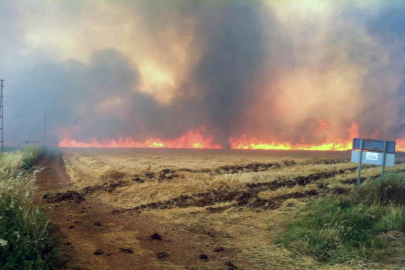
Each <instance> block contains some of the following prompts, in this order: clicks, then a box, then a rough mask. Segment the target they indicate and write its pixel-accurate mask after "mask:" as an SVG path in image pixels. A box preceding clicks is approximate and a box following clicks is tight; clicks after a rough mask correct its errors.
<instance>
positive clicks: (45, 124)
mask: <svg viewBox="0 0 405 270" xmlns="http://www.w3.org/2000/svg"><path fill="white" fill-rule="evenodd" d="M44 145H46V113H45V114H44Z"/></svg>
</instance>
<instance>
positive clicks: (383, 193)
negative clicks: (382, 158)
mask: <svg viewBox="0 0 405 270" xmlns="http://www.w3.org/2000/svg"><path fill="white" fill-rule="evenodd" d="M358 196H359V200H361V201H363V202H365V203H367V204H369V205H371V204H382V205H387V204H390V203H394V204H398V205H405V174H403V173H390V174H386V175H384V177H380V178H377V179H368V180H367V181H365V182H364V183H363V184H362V185H361V186H360V189H359V191H358Z"/></svg>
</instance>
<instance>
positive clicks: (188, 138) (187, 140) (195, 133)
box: [58, 129, 223, 149]
mask: <svg viewBox="0 0 405 270" xmlns="http://www.w3.org/2000/svg"><path fill="white" fill-rule="evenodd" d="M58 146H59V147H77V148H85V147H88V148H89V147H93V148H194V149H221V148H223V147H222V146H220V145H218V144H215V143H214V138H213V137H206V138H205V137H204V136H203V135H202V134H201V133H200V131H199V130H198V129H197V130H190V131H189V132H187V133H186V134H184V135H182V136H181V137H179V138H177V139H174V140H161V139H157V138H149V139H147V140H145V141H144V142H139V141H135V140H133V139H131V138H125V139H124V138H122V137H120V138H119V139H118V140H105V141H103V142H98V141H97V140H96V139H92V140H91V141H90V142H78V141H76V140H73V139H70V138H64V139H62V140H61V141H59V144H58Z"/></svg>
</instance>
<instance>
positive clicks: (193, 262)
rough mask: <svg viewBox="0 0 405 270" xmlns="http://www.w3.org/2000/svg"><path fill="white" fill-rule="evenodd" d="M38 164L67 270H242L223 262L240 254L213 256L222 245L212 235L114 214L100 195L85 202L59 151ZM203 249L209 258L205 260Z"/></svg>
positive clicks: (40, 186)
mask: <svg viewBox="0 0 405 270" xmlns="http://www.w3.org/2000/svg"><path fill="white" fill-rule="evenodd" d="M36 165H37V166H38V167H41V168H44V169H43V170H42V171H41V172H40V173H38V175H37V185H38V197H39V198H41V199H40V200H41V202H40V203H41V204H42V205H44V206H46V207H50V208H52V210H50V211H51V216H52V223H53V225H54V226H55V227H56V229H57V230H56V231H57V236H58V237H59V238H60V242H61V245H60V248H59V250H60V254H61V257H62V260H63V261H64V264H63V266H62V269H75V270H79V269H80V270H85V269H98V270H103V269H114V270H120V269H186V267H190V266H200V267H201V263H202V261H203V263H207V264H209V265H207V266H209V267H210V268H217V269H237V268H235V267H234V266H233V265H232V264H229V263H228V264H229V265H227V264H226V263H227V262H224V261H222V260H221V258H224V257H225V258H228V259H229V258H233V257H234V256H235V254H232V253H231V252H232V251H227V250H221V252H214V249H215V247H217V246H218V243H216V242H215V239H213V238H212V237H210V236H205V237H204V236H201V235H195V234H193V233H191V232H188V231H185V230H181V228H179V227H178V226H177V227H170V226H169V225H166V224H160V223H158V222H157V221H154V220H151V219H150V218H147V217H145V216H142V215H140V214H138V213H135V212H131V213H120V214H116V213H115V214H113V213H112V212H113V211H112V210H113V209H112V207H110V206H109V205H106V204H103V203H102V202H101V201H100V200H99V199H98V198H97V196H91V195H88V196H87V195H86V196H85V198H84V196H83V195H82V194H81V192H76V191H72V190H73V189H74V188H73V187H74V185H73V184H72V182H71V181H70V178H69V176H68V175H67V174H66V172H65V168H64V164H63V159H62V157H61V154H60V153H48V154H46V155H45V156H44V158H43V159H42V160H40V161H39V162H38V164H36ZM61 190H64V191H65V192H61ZM66 190H67V191H66ZM90 193H91V192H90ZM156 240H157V241H156ZM201 251H204V255H205V256H207V258H209V259H208V260H207V259H204V260H202V259H200V258H201V255H200V254H201ZM165 265H166V266H167V267H165Z"/></svg>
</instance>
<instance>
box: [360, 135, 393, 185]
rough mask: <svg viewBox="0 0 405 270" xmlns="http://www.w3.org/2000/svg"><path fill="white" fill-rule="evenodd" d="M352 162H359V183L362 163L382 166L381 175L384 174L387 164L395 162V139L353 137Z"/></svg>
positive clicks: (390, 164) (391, 164)
mask: <svg viewBox="0 0 405 270" xmlns="http://www.w3.org/2000/svg"><path fill="white" fill-rule="evenodd" d="M352 162H358V163H359V172H358V175H357V184H358V185H360V184H361V182H360V176H361V164H363V163H364V164H372V165H379V166H382V168H381V176H384V172H385V166H394V164H395V141H381V140H371V139H360V138H355V139H353V149H352Z"/></svg>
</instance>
